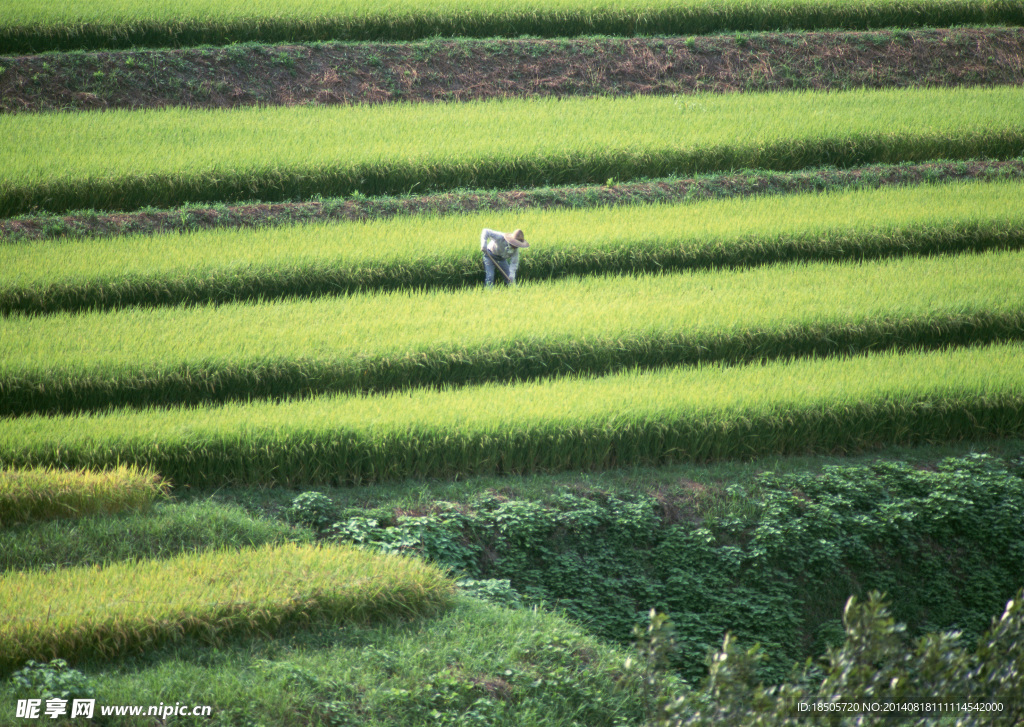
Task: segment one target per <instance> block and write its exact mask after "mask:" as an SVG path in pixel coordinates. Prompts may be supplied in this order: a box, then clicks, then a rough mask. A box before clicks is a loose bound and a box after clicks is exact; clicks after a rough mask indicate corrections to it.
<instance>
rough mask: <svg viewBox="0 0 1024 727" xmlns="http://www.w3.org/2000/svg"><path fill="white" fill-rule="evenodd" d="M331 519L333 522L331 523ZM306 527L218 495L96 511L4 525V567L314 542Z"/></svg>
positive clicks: (0, 542)
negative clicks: (147, 507)
mask: <svg viewBox="0 0 1024 727" xmlns="http://www.w3.org/2000/svg"><path fill="white" fill-rule="evenodd" d="M332 524H333V523H332ZM312 541H313V533H312V532H311V531H310V530H308V529H306V528H297V527H293V526H290V525H287V524H285V523H283V522H281V521H280V520H270V519H267V518H263V517H254V516H253V515H251V514H250V513H249V512H247V511H246V510H245V509H244V508H243V507H241V506H239V505H228V504H225V503H223V502H217V501H215V500H214V499H212V498H211V499H207V500H202V501H200V502H191V503H160V504H158V505H156V506H154V507H153V508H151V509H150V510H149V511H147V512H124V513H120V514H117V515H110V514H108V513H96V514H93V515H85V516H83V517H80V518H76V519H74V520H47V521H46V522H31V523H23V524H21V525H18V526H16V527H12V528H3V529H0V572H3V571H11V570H29V569H38V570H51V569H54V568H70V567H72V566H81V565H107V564H110V563H114V562H117V561H135V560H146V559H149V558H168V557H171V556H177V555H181V554H183V553H189V552H194V551H201V550H215V549H220V548H252V547H254V546H258V545H264V544H268V543H275V544H280V543H285V542H299V543H305V542H312Z"/></svg>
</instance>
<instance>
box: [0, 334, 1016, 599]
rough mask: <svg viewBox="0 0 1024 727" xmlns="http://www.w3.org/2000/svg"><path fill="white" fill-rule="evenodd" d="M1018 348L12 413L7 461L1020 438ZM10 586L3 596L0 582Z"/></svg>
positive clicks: (287, 458)
mask: <svg viewBox="0 0 1024 727" xmlns="http://www.w3.org/2000/svg"><path fill="white" fill-rule="evenodd" d="M1022 355H1024V345H1022V344H1020V343H1014V344H1001V345H992V346H988V347H973V348H967V349H951V350H943V351H932V352H914V353H900V354H897V353H893V352H888V353H884V354H873V355H865V356H856V357H849V358H828V359H799V360H794V361H774V362H770V363H765V364H760V363H758V364H748V365H743V366H732V367H730V366H723V365H721V364H709V365H700V366H696V367H685V368H669V369H660V370H657V371H653V372H640V371H629V372H625V373H619V374H615V375H610V376H604V377H598V378H587V377H578V378H562V379H549V380H543V381H538V382H531V383H523V384H499V383H491V384H484V385H480V386H470V387H465V388H462V389H454V390H444V391H435V390H429V389H428V390H424V389H416V390H413V389H411V390H405V391H399V392H393V393H388V394H383V395H354V396H340V395H334V396H325V397H317V398H313V399H308V400H304V401H286V402H271V401H262V402H250V403H233V404H227V405H221V406H211V405H204V406H198V407H192V408H185V407H183V408H177V409H147V410H130V409H122V410H116V411H112V412H107V413H103V414H81V415H75V416H55V417H45V416H39V415H31V416H27V417H18V418H6V419H0V462H4V463H7V464H8V465H16V466H38V465H43V464H48V465H63V466H76V467H82V466H90V467H97V466H103V465H105V464H109V463H112V462H130V463H134V464H136V465H138V466H142V465H146V466H150V467H153V468H155V469H157V470H158V471H160V472H162V473H164V474H165V475H166V476H168V477H169V478H170V479H172V480H173V481H175V482H179V483H183V482H188V483H191V484H193V485H213V484H226V483H259V484H261V485H267V484H275V483H276V484H299V483H302V484H303V485H315V484H342V483H355V482H366V481H384V480H394V479H403V478H425V477H444V478H448V477H461V476H465V475H469V474H479V473H495V472H499V473H519V472H537V471H556V470H569V469H571V470H580V469H598V468H607V467H614V466H625V465H632V464H657V463H663V462H673V461H682V460H690V461H698V462H705V461H710V460H718V459H725V458H746V457H755V456H759V455H767V454H783V455H785V454H796V453H806V454H810V453H815V452H830V453H844V452H852V451H857V450H862V449H865V448H870V447H875V446H878V445H883V444H917V443H937V442H951V441H956V440H958V439H963V438H976V439H981V438H985V437H999V436H1020V435H1021V434H1024V367H1022V366H1021V365H1020V362H1021V360H1022V358H1021V357H1022ZM0 592H2V591H0Z"/></svg>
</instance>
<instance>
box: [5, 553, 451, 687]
mask: <svg viewBox="0 0 1024 727" xmlns="http://www.w3.org/2000/svg"><path fill="white" fill-rule="evenodd" d="M453 590H454V586H453V582H452V580H451V579H450V578H449V577H448V576H447V575H445V574H444V573H443V572H442V571H441V570H440V569H438V568H437V567H435V566H431V565H428V564H426V563H425V562H423V561H420V560H417V559H414V558H408V557H402V556H394V555H385V554H378V553H370V552H367V551H363V550H360V549H358V548H355V547H349V546H339V547H330V546H324V547H316V546H310V545H291V544H285V545H275V546H264V547H262V548H257V549H244V550H219V551H212V552H206V553H199V554H190V555H184V556H179V557H176V558H170V559H164V560H148V561H142V562H138V563H117V564H113V565H109V566H106V567H101V568H100V567H84V568H69V569H65V570H57V571H49V572H38V571H18V572H13V573H7V574H4V575H2V576H0V608H2V610H3V612H4V613H5V614H8V615H9V617H8V618H5V619H4V621H3V623H0V670H10V669H12V668H15V667H17V666H18V665H19V664H21V663H23V662H24V661H25V660H27V659H49V658H55V657H59V658H62V659H66V660H68V661H72V660H77V659H82V658H85V657H99V658H111V657H116V656H118V655H121V654H124V653H126V652H132V651H139V650H142V649H146V648H147V647H151V646H154V645H157V644H160V643H162V642H166V641H170V640H175V639H179V638H181V637H183V636H193V637H196V638H198V639H200V640H206V641H210V642H214V643H216V642H219V641H221V640H222V639H224V638H225V637H227V636H228V635H230V634H236V633H268V632H270V631H272V630H273V629H274V628H275V627H276V626H277V625H278V624H281V623H282V622H285V621H304V620H307V619H313V618H316V619H328V620H331V621H334V622H336V623H343V624H344V623H350V622H354V623H366V622H370V621H379V620H391V619H396V618H406V617H410V616H418V615H425V614H426V615H429V614H433V613H436V612H437V611H439V610H441V609H443V608H445V607H447V606H448V604H449V603H450V601H451V598H452V595H453Z"/></svg>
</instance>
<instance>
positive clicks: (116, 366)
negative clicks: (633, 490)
mask: <svg viewBox="0 0 1024 727" xmlns="http://www.w3.org/2000/svg"><path fill="white" fill-rule="evenodd" d="M1022 278H1024V252H992V253H984V254H980V255H973V254H968V255H959V256H950V257H945V256H939V257H929V258H914V257H910V258H898V259H894V260H882V261H873V262H867V263H796V264H789V265H776V266H766V267H761V268H752V269H746V270H739V271H731V270H726V271H721V272H717V271H700V272H696V273H688V274H665V275H643V276H639V277H626V276H623V277H615V276H590V277H585V278H571V279H565V280H559V281H552V282H544V283H538V284H535V285H525V284H524V285H521V286H519V287H518V288H515V289H512V290H500V289H499V290H488V289H486V288H483V287H482V286H480V287H477V288H476V289H468V290H459V291H454V292H449V291H443V290H442V291H436V290H435V291H427V292H417V291H412V292H397V293H386V294H368V295H358V296H352V297H342V298H325V299H319V300H312V301H308V300H298V301H294V300H291V301H283V302H277V303H272V304H263V303H246V304H231V305H225V306H217V307H195V308H155V309H142V310H138V309H125V310H119V311H113V312H96V313H87V314H60V315H51V316H41V317H26V316H15V317H11V318H6V319H0V361H2V363H0V392H2V393H3V394H4V398H3V403H2V404H0V414H2V415H19V414H26V413H30V412H58V411H64V412H69V411H76V410H85V409H102V408H104V407H108V406H115V405H132V406H145V405H150V404H159V405H174V404H181V403H189V404H194V403H200V402H204V401H225V400H229V399H249V398H253V397H286V396H309V395H312V394H315V393H318V392H319V393H323V392H332V391H335V392H355V391H388V390H395V389H402V388H407V387H411V386H453V385H465V384H473V383H481V382H483V381H488V380H490V381H504V382H508V381H516V380H520V381H521V380H526V379H531V378H537V377H550V376H555V375H569V374H572V373H581V372H589V373H606V372H609V371H616V370H621V369H624V368H628V367H631V366H645V367H655V366H664V365H678V364H694V363H699V362H708V361H728V362H740V361H749V360H758V359H766V358H782V357H792V356H814V355H817V356H822V355H827V354H830V353H850V352H854V351H864V350H878V349H885V348H892V347H900V348H909V347H937V346H948V345H954V344H963V345H971V344H977V343H984V342H991V341H998V340H1014V339H1024V289H1022V287H1021V284H1020V281H1021V279H1022ZM823 291H829V293H828V294H827V295H823V294H822V292H823ZM509 309H514V310H515V311H516V312H515V314H514V315H504V314H503V313H499V315H498V317H497V318H498V319H499V320H500V325H498V324H496V316H495V311H506V310H509ZM552 311H558V314H557V315H552Z"/></svg>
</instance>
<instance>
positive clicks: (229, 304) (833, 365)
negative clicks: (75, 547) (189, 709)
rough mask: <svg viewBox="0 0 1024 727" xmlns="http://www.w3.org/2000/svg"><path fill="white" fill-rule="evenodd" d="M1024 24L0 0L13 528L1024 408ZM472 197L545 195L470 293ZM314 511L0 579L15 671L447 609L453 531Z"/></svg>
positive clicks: (709, 453) (515, 224)
mask: <svg viewBox="0 0 1024 727" xmlns="http://www.w3.org/2000/svg"><path fill="white" fill-rule="evenodd" d="M1022 26H1024V3H1022V2H1020V0H965V1H964V2H948V1H945V0H942V1H940V0H855V1H853V0H725V1H716V2H706V1H705V0H685V1H683V2H668V0H644V1H643V2H640V1H639V0H601V1H600V2H587V3H583V2H579V0H558V2H551V1H550V0H544V1H541V0H536V1H535V0H516V2H511V3H495V2H492V0H445V1H444V2H439V1H438V0H415V1H414V2H402V3H395V2H381V3H368V2H364V1H363V0H331V1H330V2H326V3H325V2H316V3H313V2H288V3H280V2H275V0H257V1H256V2H252V1H251V0H250V1H249V2H244V3H242V2H235V1H234V0H213V1H211V0H204V2H201V3H200V2H194V1H192V0H188V1H187V2H178V3H174V4H173V5H172V4H168V3H163V2H158V1H157V0H143V1H141V2H134V3H124V2H118V1H117V0H89V1H88V2H80V3H74V4H47V3H24V2H20V1H18V0H0V159H2V160H3V161H2V164H0V527H4V528H13V527H18V528H29V527H34V525H33V523H35V524H36V525H35V526H38V527H43V526H44V525H45V526H46V527H50V525H47V523H48V522H49V521H52V520H54V519H57V520H60V519H62V518H69V517H71V518H78V517H84V516H86V515H88V516H89V517H104V516H109V517H114V514H115V513H119V512H136V511H137V512H143V513H144V512H147V511H149V509H150V508H151V507H153V508H156V509H157V510H159V508H160V507H162V505H160V504H159V503H161V502H163V501H164V500H165V499H166V498H167V496H168V495H167V493H168V492H171V493H173V492H175V491H179V490H181V491H184V489H185V488H191V490H192V491H193V492H194V493H195V492H201V493H214V492H216V491H217V489H218V488H222V487H230V488H239V489H243V490H244V489H246V488H249V489H252V490H253V491H256V490H262V489H263V488H266V487H268V486H273V487H280V488H288V487H290V488H297V489H305V488H310V487H326V486H343V487H349V486H353V485H357V486H365V485H368V484H369V485H374V486H380V487H385V488H386V487H389V486H392V485H393V484H395V483H400V482H403V481H408V480H409V479H410V478H413V479H421V480H422V479H426V478H433V480H432V481H435V482H450V481H453V480H461V479H465V478H466V477H477V476H484V477H487V476H494V475H500V476H520V475H531V474H551V473H560V472H570V471H571V472H580V471H589V472H599V471H605V470H608V469H611V468H621V467H634V466H642V467H651V466H663V465H673V464H678V463H699V464H706V463H715V462H722V461H747V460H750V459H752V458H757V457H769V458H771V457H778V456H783V455H801V456H812V455H833V456H834V455H846V454H858V453H864V452H870V451H873V450H876V449H878V448H882V447H892V446H912V445H939V446H945V445H952V444H955V443H956V442H961V441H991V442H1006V441H1019V440H1020V438H1021V437H1022V436H1024V282H1022V281H1024V90H1022V86H1024V27H1022ZM484 227H488V228H492V229H499V230H504V231H511V230H513V229H516V228H521V229H523V230H524V231H525V233H526V237H527V240H529V242H530V247H529V249H528V250H524V251H523V252H522V253H521V256H522V264H521V267H520V268H519V274H518V281H517V284H516V286H514V287H508V288H506V287H504V286H498V287H496V288H494V289H486V288H484V287H483V285H482V283H483V265H482V261H481V260H480V259H479V258H480V252H479V243H478V240H479V235H480V230H481V229H482V228H484ZM76 473H77V474H76ZM396 486H397V485H396ZM154 503H155V504H154ZM26 533H27V531H26ZM295 539H296V538H295V537H294V534H293V535H289V536H284V535H282V534H281V533H280V532H278V531H276V530H275V531H273V532H270V530H268V531H267V534H266V535H265V536H264V535H259V536H258V537H257V536H256V535H253V536H252V537H250V538H248V539H245V538H243V539H242V540H241V541H239V540H237V539H226V540H223V541H217V543H216V545H218V546H219V547H214V548H209V547H204V548H194V549H192V550H184V551H183V552H176V553H161V554H157V555H156V556H153V557H150V555H151V554H149V552H148V551H147V552H146V555H145V557H143V555H142V551H141V550H140V551H139V553H140V554H139V555H138V556H137V557H134V556H129V557H125V558H122V559H120V560H119V561H118V562H116V563H115V562H111V563H108V564H106V565H104V567H103V568H102V569H100V570H96V569H95V566H94V565H88V563H92V562H93V561H91V560H82V561H81V562H80V563H78V562H65V563H63V565H64V566H67V567H61V568H56V569H51V572H43V570H40V569H34V568H32V569H27V570H22V569H20V568H11V569H10V570H8V571H6V572H3V573H0V600H2V601H3V609H4V611H7V610H8V609H11V612H12V613H16V614H18V615H17V616H16V617H15V618H14V619H12V620H10V621H3V620H0V649H2V655H0V675H6V674H7V673H9V672H11V671H13V670H15V669H17V668H19V667H21V666H22V665H23V664H24V663H25V662H26V661H27V660H29V659H34V660H44V659H49V658H65V659H68V660H71V661H74V660H79V661H83V663H116V662H117V660H118V659H120V658H122V657H124V656H126V655H128V654H135V653H138V652H139V651H140V650H145V649H146V648H149V647H151V646H154V647H155V646H158V645H161V644H165V643H173V642H175V641H176V640H178V639H181V638H186V637H187V638H191V639H199V640H201V641H202V640H206V641H209V642H210V643H221V639H229V640H231V639H235V640H237V639H240V638H255V639H259V638H261V637H262V636H263V635H266V634H268V633H270V632H272V631H274V630H276V629H279V628H285V627H286V626H287V627H288V628H293V629H297V630H299V631H301V630H302V628H303V624H308V623H322V622H324V621H325V620H326V621H332V622H334V623H346V624H351V625H352V628H365V629H371V628H377V626H375V624H390V623H394V622H398V621H401V620H403V619H409V618H413V617H423V618H425V619H427V620H430V619H435V621H436V620H437V619H440V618H442V617H441V616H440V615H439V614H442V613H443V612H445V611H448V612H451V609H452V608H453V606H452V604H453V603H454V602H455V601H454V600H453V598H454V597H453V593H454V585H453V583H454V581H453V579H452V578H451V577H450V576H449V575H448V574H445V573H444V572H443V571H442V569H440V568H437V567H435V566H433V565H429V564H424V563H423V562H421V561H419V560H415V559H412V558H407V557H405V556H401V557H399V556H392V555H387V554H378V553H370V552H367V551H366V550H360V549H353V548H351V547H349V546H347V545H344V544H337V545H330V546H324V547H315V546H313V545H312V544H311V543H309V542H298V543H296V542H290V543H288V542H284V541H286V540H295ZM300 540H302V539H301V538H300ZM307 540H308V539H307ZM360 542H362V541H360ZM240 543H248V546H243V545H241V544H240ZM197 574H202V575H201V576H200V575H197ZM1002 585H1003V586H1009V587H1010V591H1012V590H1013V589H1015V588H1017V587H1019V586H1020V585H1021V584H1020V583H1016V584H1002ZM155 591H159V592H160V593H162V594H163V596H162V598H161V599H159V601H160V602H159V603H156V602H147V603H142V602H141V601H143V600H145V599H142V598H141V594H144V593H147V592H149V593H152V592H155ZM1000 593H1001V591H1000ZM48 594H59V595H58V596H52V595H48ZM103 594H107V595H106V596H104V595H103ZM111 594H113V595H111ZM47 599H49V601H48V600H47ZM1003 600H1004V601H1005V598H1004V599H1003ZM44 602H45V603H46V604H49V605H46V606H45V607H44V606H39V604H44ZM97 603H99V604H100V605H97ZM33 604H35V606H39V607H40V608H42V613H43V616H44V617H43V618H40V616H39V613H35V612H34V605H33ZM103 604H106V605H103ZM458 608H462V609H466V608H469V607H467V606H465V604H463V605H462V606H459V607H458ZM459 613H462V612H461V611H460V612H459ZM467 618H468V617H467ZM472 618H473V619H475V621H474V623H483V622H484V621H485V620H486V618H485V616H484V615H482V612H481V613H476V615H474V616H472ZM517 618H518V617H517ZM524 618H525V617H524ZM436 623H442V621H436ZM552 623H553V622H552ZM516 624H518V625H517V626H516V628H521V629H523V630H525V631H528V630H529V629H530V625H529V623H528V622H526V621H523V622H522V623H520V622H518V621H516ZM446 628H447V627H446ZM510 628H511V627H510ZM545 628H550V629H556V627H555V626H554V625H551V624H549V625H548V626H545ZM558 628H561V626H559V627H558ZM509 638H513V637H509ZM516 638H518V637H516ZM567 638H568V637H567ZM571 638H574V639H575V638H584V637H582V636H580V635H579V634H576V636H572V637H571ZM581 643H582V642H581ZM588 643H589V642H588ZM410 648H411V647H410ZM587 648H593V649H597V650H598V651H594V652H593V654H594V656H593V658H594V659H595V660H596V661H601V660H606V661H607V660H614V658H616V657H615V655H614V654H611V655H610V656H609V655H608V654H605V652H601V651H600V649H601V648H605V647H596V646H595V647H590V646H588V647H587ZM531 653H532V652H531ZM609 653H611V652H609ZM90 660H91V661H90ZM602 663H603V662H602ZM609 663H610V662H609ZM481 668H483V667H481ZM488 668H489V667H488ZM508 673H509V674H511V673H512V672H511V671H509V672H508ZM509 679H512V677H509ZM499 681H500V680H499ZM474 684H475V682H474ZM487 684H489V685H490V686H488V687H487V688H486V689H484V691H485V692H486V693H487V695H489V696H488V697H487V698H488V699H490V698H495V699H498V700H499V701H501V700H502V699H504V700H505V701H506V702H508V700H509V699H510V698H508V697H507V696H506V697H501V696H500V695H499V697H495V694H497V693H501V694H504V692H503V691H502V690H505V689H506V688H508V689H510V690H511V689H513V687H511V686H509V683H506V682H504V681H502V684H504V686H501V685H498V683H497V682H493V683H492V682H487ZM495 685H497V686H495ZM474 688H476V687H474ZM480 688H481V689H483V687H480ZM551 688H552V689H555V690H556V692H557V689H559V688H561V687H557V688H556V687H551ZM594 689H595V693H599V692H600V691H601V690H602V689H603V687H600V686H595V687H594ZM510 693H511V692H510ZM552 693H554V692H552ZM559 694H561V693H560V692H559ZM559 698H561V697H559ZM164 699H166V697H164ZM156 701H160V700H159V699H158V700H156ZM560 704H561V703H560ZM620 706H621V705H620ZM6 707H7V705H0V723H4V724H6V722H4V720H5V719H7V715H6V713H4V712H3V710H5V709H6ZM339 709H340V708H339ZM382 709H383V708H382ZM545 709H547V708H545ZM566 709H567V710H568V711H567V712H566V713H565V714H566V715H568V716H565V717H564V719H563V717H558V719H561V720H562V721H561V722H559V721H557V720H556V719H555V717H554V716H552V717H551V719H552V720H555V721H552V722H550V723H551V724H556V723H557V724H566V725H568V724H582V723H589V724H598V723H601V724H603V723H604V722H600V719H603V718H604V717H601V716H600V715H598V714H597V712H595V713H594V714H591V716H590V717H588V718H587V719H590V720H598V721H591V722H578V721H573V720H575V719H578V714H582V712H578V713H577V717H574V716H572V714H573V712H572V710H571V709H569V708H568V707H566ZM580 709H582V708H580ZM609 709H610V708H609ZM615 709H619V707H616V708H615ZM622 709H623V710H624V711H623V712H622V714H626V713H627V712H628V709H627V708H626V707H622ZM328 711H329V710H328ZM549 711H550V710H549ZM612 711H614V710H612ZM556 712H557V710H554V711H550V714H551V715H554V714H555V713H556ZM598 712H600V710H598ZM386 713H387V710H386V709H385V710H384V711H383V712H381V714H386ZM611 713H612V712H608V714H611ZM325 714H327V713H326V712H323V710H321V711H320V712H318V713H317V715H318V716H316V718H315V719H313V718H312V717H311V718H310V719H312V721H311V722H310V723H311V724H312V723H317V724H321V723H323V724H347V722H342V721H338V722H331V721H329V720H328V719H327V717H325V716H324V715H325ZM367 714H369V712H367ZM374 714H375V715H376V713H374ZM523 714H526V712H523ZM558 714H561V713H560V712H559V713H558ZM587 714H590V713H589V712H588V713H587ZM605 716H607V715H605ZM224 719H225V720H226V721H225V722H224V723H225V724H231V723H233V722H231V719H230V718H228V717H225V718H224ZM239 719H241V718H239ZM339 719H340V718H339ZM367 719H370V717H367ZM372 719H379V720H381V721H380V722H379V723H380V724H385V723H387V719H386V718H385V717H379V716H372ZM524 719H525V718H524ZM609 719H611V718H610V717H609ZM616 719H618V718H616ZM622 719H623V720H625V721H620V722H614V721H613V722H607V723H608V724H609V725H611V724H625V723H628V720H626V719H625V717H623V718H622ZM317 720H320V721H317ZM186 723H187V722H181V724H186ZM239 723H242V722H239ZM367 723H373V724H377V723H378V722H373V721H372V720H371V722H367ZM527 723H531V724H532V723H533V722H529V721H528V720H527V721H524V722H523V724H527ZM452 724H455V722H452ZM459 724H462V723H461V722H459ZM467 724H468V722H467ZM517 724H518V723H517Z"/></svg>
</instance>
